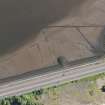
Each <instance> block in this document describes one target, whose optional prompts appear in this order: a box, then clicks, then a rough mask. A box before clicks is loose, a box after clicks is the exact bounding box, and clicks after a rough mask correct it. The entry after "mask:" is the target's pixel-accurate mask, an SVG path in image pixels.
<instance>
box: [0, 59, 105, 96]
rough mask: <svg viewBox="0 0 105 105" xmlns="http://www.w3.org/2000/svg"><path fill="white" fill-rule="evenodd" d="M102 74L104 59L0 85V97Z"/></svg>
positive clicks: (104, 67) (104, 66)
mask: <svg viewBox="0 0 105 105" xmlns="http://www.w3.org/2000/svg"><path fill="white" fill-rule="evenodd" d="M102 72H105V59H98V60H96V61H94V62H90V63H89V62H88V63H84V64H82V65H77V66H73V67H69V66H66V67H63V68H62V70H59V69H58V70H57V71H51V72H47V73H46V74H42V75H37V76H34V75H32V76H30V77H28V78H24V79H20V80H15V81H11V82H6V83H1V86H0V97H1V98H3V97H7V96H14V95H21V94H24V93H27V92H30V91H33V90H35V89H40V88H46V87H49V86H54V85H58V84H62V83H63V82H65V81H73V80H78V79H80V78H84V77H87V76H90V75H95V74H98V73H102Z"/></svg>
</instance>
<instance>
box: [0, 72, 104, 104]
mask: <svg viewBox="0 0 105 105" xmlns="http://www.w3.org/2000/svg"><path fill="white" fill-rule="evenodd" d="M100 78H102V79H103V78H105V73H101V74H97V75H94V76H89V77H86V78H82V79H80V80H75V81H65V82H63V83H62V84H60V85H58V86H57V85H56V86H46V87H45V88H43V89H40V90H35V91H33V92H30V93H27V94H23V95H21V96H14V97H8V98H5V99H2V100H0V105H14V104H12V103H13V102H14V101H15V102H17V103H20V104H19V105H22V104H24V105H27V104H28V105H44V104H43V103H41V98H42V96H43V95H44V94H47V95H48V96H49V97H50V98H51V100H53V102H54V103H55V105H57V102H58V98H59V95H60V93H61V92H62V91H63V90H64V89H65V87H68V86H72V85H73V84H82V83H88V82H89V83H90V84H89V86H88V89H87V90H86V93H85V94H86V95H87V98H88V99H90V100H93V96H94V94H100V90H99V89H98V88H97V86H96V80H97V79H100ZM73 94H74V96H80V95H81V94H80V93H79V92H78V91H76V92H74V93H73Z"/></svg>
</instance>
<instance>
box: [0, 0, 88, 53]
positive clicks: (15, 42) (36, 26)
mask: <svg viewBox="0 0 105 105" xmlns="http://www.w3.org/2000/svg"><path fill="white" fill-rule="evenodd" d="M85 1H87V0H0V55H2V54H5V53H7V52H10V51H11V49H15V48H18V47H20V46H21V45H22V44H23V43H24V42H25V41H29V39H31V38H33V37H36V35H37V33H38V32H39V31H40V30H41V29H43V28H47V26H48V25H49V24H51V23H53V22H56V21H58V20H60V19H62V18H64V17H65V16H67V15H68V13H71V14H72V13H74V12H76V11H77V10H78V9H79V7H80V6H81V5H82V4H83V3H84V2H85ZM32 33H35V35H34V36H32Z"/></svg>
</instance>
